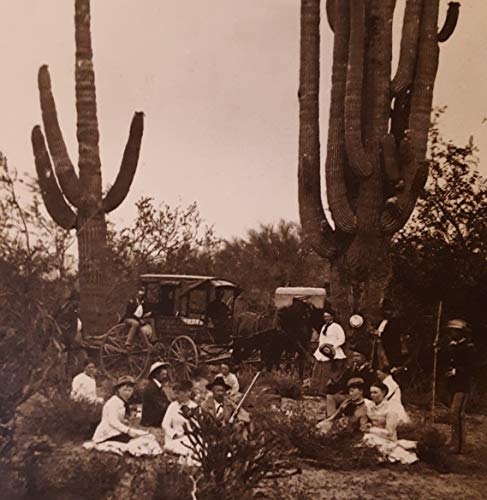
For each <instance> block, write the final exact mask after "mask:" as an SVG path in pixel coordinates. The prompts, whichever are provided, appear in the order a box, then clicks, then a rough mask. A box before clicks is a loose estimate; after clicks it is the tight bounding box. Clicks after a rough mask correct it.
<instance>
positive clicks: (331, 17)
mask: <svg viewBox="0 0 487 500" xmlns="http://www.w3.org/2000/svg"><path fill="white" fill-rule="evenodd" d="M336 2H337V0H326V18H327V19H328V24H329V26H330V29H331V31H335V9H336Z"/></svg>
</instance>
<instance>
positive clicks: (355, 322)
mask: <svg viewBox="0 0 487 500" xmlns="http://www.w3.org/2000/svg"><path fill="white" fill-rule="evenodd" d="M349 323H350V326H351V327H352V328H360V327H361V326H362V325H363V324H364V318H362V316H360V314H354V315H353V316H350V319H349Z"/></svg>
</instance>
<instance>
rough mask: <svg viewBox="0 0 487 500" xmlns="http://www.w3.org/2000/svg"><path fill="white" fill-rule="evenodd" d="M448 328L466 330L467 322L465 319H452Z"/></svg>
mask: <svg viewBox="0 0 487 500" xmlns="http://www.w3.org/2000/svg"><path fill="white" fill-rule="evenodd" d="M447 328H452V329H453V330H465V329H466V328H467V322H466V321H465V320H464V319H451V320H450V321H448V324H447Z"/></svg>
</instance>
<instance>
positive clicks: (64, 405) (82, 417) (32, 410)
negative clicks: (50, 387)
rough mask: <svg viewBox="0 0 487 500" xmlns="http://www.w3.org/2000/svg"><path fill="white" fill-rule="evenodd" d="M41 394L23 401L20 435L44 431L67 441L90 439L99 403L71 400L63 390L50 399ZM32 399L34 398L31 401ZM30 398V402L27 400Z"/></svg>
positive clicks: (50, 435)
mask: <svg viewBox="0 0 487 500" xmlns="http://www.w3.org/2000/svg"><path fill="white" fill-rule="evenodd" d="M39 397H40V396H37V397H34V398H33V399H31V400H28V401H26V403H25V404H24V405H25V406H26V407H29V409H28V410H27V411H22V410H21V414H22V418H20V419H18V421H17V427H18V428H17V429H16V432H18V433H21V434H23V435H45V436H48V437H49V438H51V439H53V440H55V441H59V440H63V439H66V440H69V441H85V440H88V439H91V437H92V436H93V433H94V431H95V428H96V426H97V425H98V424H99V423H100V420H101V411H102V405H99V404H91V403H88V402H84V401H73V400H72V399H70V398H69V397H68V395H67V394H66V395H65V394H61V393H55V394H53V395H52V396H51V397H50V398H49V399H47V398H42V400H39ZM34 400H35V401H34ZM31 402H33V404H29V403H31Z"/></svg>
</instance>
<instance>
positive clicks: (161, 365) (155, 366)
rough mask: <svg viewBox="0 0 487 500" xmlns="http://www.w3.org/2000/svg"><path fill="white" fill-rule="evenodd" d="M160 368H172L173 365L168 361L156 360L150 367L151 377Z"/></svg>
mask: <svg viewBox="0 0 487 500" xmlns="http://www.w3.org/2000/svg"><path fill="white" fill-rule="evenodd" d="M159 368H171V365H170V364H169V363H167V362H166V361H156V362H155V363H152V365H151V367H150V368H149V377H150V376H151V375H152V374H153V373H154V372H155V371H156V370H158V369H159Z"/></svg>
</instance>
